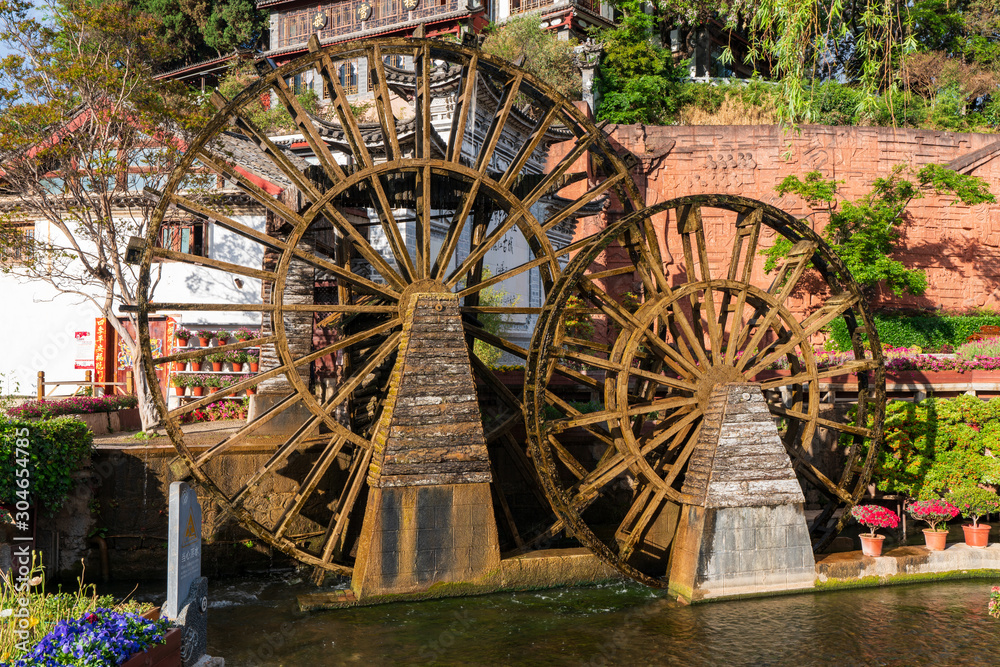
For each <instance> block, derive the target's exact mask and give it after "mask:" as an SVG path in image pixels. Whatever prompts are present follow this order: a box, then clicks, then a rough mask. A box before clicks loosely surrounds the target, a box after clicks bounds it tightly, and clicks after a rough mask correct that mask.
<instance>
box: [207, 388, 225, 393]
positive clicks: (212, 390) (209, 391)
mask: <svg viewBox="0 0 1000 667" xmlns="http://www.w3.org/2000/svg"><path fill="white" fill-rule="evenodd" d="M220 389H222V387H209V388H208V393H210V394H214V393H215V392H217V391H219V390H220Z"/></svg>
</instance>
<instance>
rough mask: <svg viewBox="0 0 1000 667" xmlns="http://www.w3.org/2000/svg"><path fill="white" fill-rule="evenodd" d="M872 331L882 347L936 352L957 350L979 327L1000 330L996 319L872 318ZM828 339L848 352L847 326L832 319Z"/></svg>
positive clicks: (962, 316)
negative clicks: (948, 346) (942, 349)
mask: <svg viewBox="0 0 1000 667" xmlns="http://www.w3.org/2000/svg"><path fill="white" fill-rule="evenodd" d="M873 319H874V320H875V329H876V330H877V331H878V337H879V340H880V341H881V342H882V344H883V345H889V346H891V347H921V348H924V349H934V350H936V349H939V348H941V347H942V346H944V345H950V346H952V347H957V346H959V345H962V344H963V343H965V342H966V339H968V337H969V336H970V335H972V334H974V333H975V332H977V331H979V327H982V326H1000V315H915V316H914V315H875V316H874V317H873ZM830 338H831V339H832V340H833V343H834V345H835V346H836V348H837V349H838V350H850V349H851V339H850V337H849V336H848V335H847V324H846V323H845V322H844V320H842V319H836V320H834V321H833V322H832V323H831V324H830Z"/></svg>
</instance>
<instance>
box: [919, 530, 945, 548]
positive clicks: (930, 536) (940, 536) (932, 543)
mask: <svg viewBox="0 0 1000 667" xmlns="http://www.w3.org/2000/svg"><path fill="white" fill-rule="evenodd" d="M947 543H948V531H947V530H925V531H924V545H925V546H926V547H927V549H928V550H929V551H944V547H945V545H946V544H947Z"/></svg>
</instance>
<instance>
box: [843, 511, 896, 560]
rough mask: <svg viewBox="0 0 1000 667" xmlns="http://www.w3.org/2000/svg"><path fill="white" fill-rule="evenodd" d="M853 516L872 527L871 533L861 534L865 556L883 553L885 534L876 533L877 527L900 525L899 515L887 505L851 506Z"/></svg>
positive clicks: (862, 523)
mask: <svg viewBox="0 0 1000 667" xmlns="http://www.w3.org/2000/svg"><path fill="white" fill-rule="evenodd" d="M851 516H853V517H854V518H855V519H856V520H857V521H858V523H860V524H861V525H863V526H866V527H868V528H869V529H871V531H872V532H871V533H870V534H868V535H865V534H864V533H862V534H861V551H862V553H864V555H865V556H871V557H873V558H875V557H878V556H881V555H882V542H883V541H884V540H885V535H876V534H875V529H876V528H895V527H896V526H898V525H899V517H898V516H896V513H895V512H893V511H892V510H890V509H888V508H887V507H882V506H881V505H855V506H854V507H852V508H851Z"/></svg>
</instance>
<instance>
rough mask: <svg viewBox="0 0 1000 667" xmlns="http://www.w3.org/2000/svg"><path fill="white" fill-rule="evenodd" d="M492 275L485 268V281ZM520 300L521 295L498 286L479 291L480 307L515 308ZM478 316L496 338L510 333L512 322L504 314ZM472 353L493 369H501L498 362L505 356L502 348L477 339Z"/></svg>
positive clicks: (484, 327)
mask: <svg viewBox="0 0 1000 667" xmlns="http://www.w3.org/2000/svg"><path fill="white" fill-rule="evenodd" d="M492 275H493V274H492V272H491V271H490V270H489V268H488V267H484V268H483V280H488V279H489V278H490V277H491V276H492ZM520 299H521V297H520V295H511V294H510V293H509V292H507V291H506V290H504V289H503V288H500V287H497V286H491V287H486V288H484V289H482V290H480V291H479V305H480V306H514V305H516V304H517V302H518V301H519V300H520ZM477 316H478V319H479V322H480V324H482V326H483V329H485V330H486V331H488V332H489V333H491V334H493V335H494V336H499V337H501V338H502V337H503V336H504V334H506V333H507V332H508V331H510V327H511V322H509V321H508V320H507V317H506V315H504V314H503V313H478V314H477ZM472 351H473V352H474V353H475V355H476V356H477V357H479V360H480V361H482V362H483V363H484V364H486V365H487V366H488V367H490V368H493V369H497V368H499V366H498V364H497V362H499V361H500V357H502V356H503V350H501V349H500V348H498V347H494V346H493V345H490V344H489V343H487V342H485V341H481V340H479V339H478V338H477V339H476V340H475V342H474V343H473V347H472Z"/></svg>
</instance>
